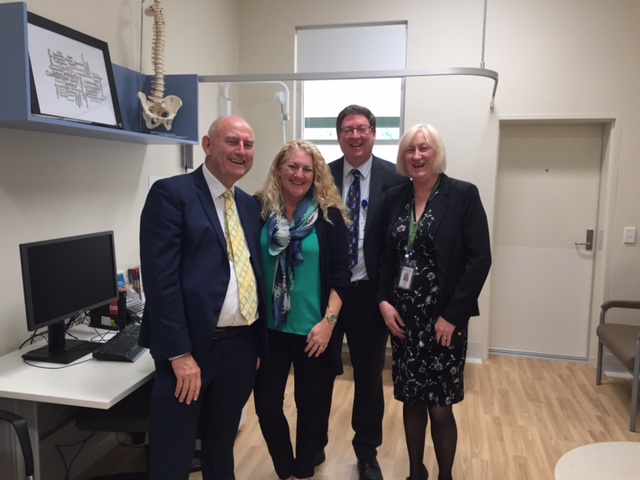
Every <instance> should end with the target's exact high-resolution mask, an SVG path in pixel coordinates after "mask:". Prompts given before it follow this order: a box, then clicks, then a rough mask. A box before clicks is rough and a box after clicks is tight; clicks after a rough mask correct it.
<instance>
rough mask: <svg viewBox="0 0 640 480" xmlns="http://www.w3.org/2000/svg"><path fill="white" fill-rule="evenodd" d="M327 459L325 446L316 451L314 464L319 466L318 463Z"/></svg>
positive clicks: (320, 463)
mask: <svg viewBox="0 0 640 480" xmlns="http://www.w3.org/2000/svg"><path fill="white" fill-rule="evenodd" d="M326 459H327V456H326V455H325V453H324V448H323V449H322V450H320V451H319V452H318V453H316V456H315V457H313V466H314V467H317V466H318V465H322V464H323V463H324V461H325V460H326Z"/></svg>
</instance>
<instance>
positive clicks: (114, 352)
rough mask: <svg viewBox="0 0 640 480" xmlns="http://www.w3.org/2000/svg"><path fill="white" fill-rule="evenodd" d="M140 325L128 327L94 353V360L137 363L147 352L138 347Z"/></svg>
mask: <svg viewBox="0 0 640 480" xmlns="http://www.w3.org/2000/svg"><path fill="white" fill-rule="evenodd" d="M139 334H140V324H139V323H137V322H134V323H131V324H129V325H127V326H126V327H125V328H124V329H122V330H120V331H119V332H118V333H116V334H115V335H114V336H113V337H111V338H110V339H109V340H107V341H106V342H105V343H104V344H102V345H101V346H99V347H98V348H97V349H95V350H94V351H93V358H95V359H96V360H104V361H107V362H135V361H136V360H137V359H138V358H140V356H141V355H142V354H143V353H144V352H145V351H146V350H147V349H146V348H144V347H141V346H139V345H138V335H139Z"/></svg>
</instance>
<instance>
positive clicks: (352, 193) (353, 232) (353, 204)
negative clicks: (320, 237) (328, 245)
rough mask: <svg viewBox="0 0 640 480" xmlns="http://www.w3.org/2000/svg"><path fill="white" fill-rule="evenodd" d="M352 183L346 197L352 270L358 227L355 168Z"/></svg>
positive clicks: (358, 175) (357, 175)
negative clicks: (349, 223) (349, 222)
mask: <svg viewBox="0 0 640 480" xmlns="http://www.w3.org/2000/svg"><path fill="white" fill-rule="evenodd" d="M351 175H353V182H351V186H350V187H349V193H348V195H347V208H348V209H349V218H350V219H351V222H352V223H351V226H350V227H349V268H353V267H355V266H356V264H357V263H358V226H359V223H360V171H359V170H356V169H355V168H354V169H353V170H351Z"/></svg>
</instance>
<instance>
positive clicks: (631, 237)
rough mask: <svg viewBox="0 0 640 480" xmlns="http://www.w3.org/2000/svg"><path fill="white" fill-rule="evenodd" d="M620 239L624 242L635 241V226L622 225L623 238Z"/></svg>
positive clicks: (631, 242) (632, 242) (630, 242)
mask: <svg viewBox="0 0 640 480" xmlns="http://www.w3.org/2000/svg"><path fill="white" fill-rule="evenodd" d="M622 241H623V242H624V243H626V244H634V243H636V227H624V238H623V240H622Z"/></svg>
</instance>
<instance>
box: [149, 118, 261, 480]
mask: <svg viewBox="0 0 640 480" xmlns="http://www.w3.org/2000/svg"><path fill="white" fill-rule="evenodd" d="M202 148H203V150H204V152H205V154H206V158H205V162H204V165H203V166H201V167H200V168H198V169H196V170H195V171H194V172H192V173H190V174H188V175H179V176H176V177H172V178H169V179H164V180H159V181H157V182H156V183H154V184H153V186H152V188H151V190H150V191H149V194H148V196H147V200H146V203H145V206H144V209H143V211H142V217H141V225H140V255H141V263H142V275H143V277H144V285H145V294H146V299H147V300H146V305H145V311H144V316H143V321H142V329H141V334H140V344H141V345H143V346H146V347H149V348H150V350H151V354H152V356H153V358H154V360H155V364H156V374H155V378H154V385H153V393H152V398H151V418H150V422H151V425H150V472H149V473H150V475H149V478H150V479H151V480H165V479H166V480H182V479H187V478H188V476H189V468H190V465H191V460H192V458H193V454H194V449H195V443H196V437H198V438H200V439H201V447H202V456H201V458H202V474H203V479H205V480H213V479H215V480H234V479H235V476H234V462H233V444H234V440H235V436H236V432H237V429H238V425H239V422H240V418H241V414H242V408H243V407H244V405H245V403H246V402H247V400H248V398H249V395H250V393H251V390H252V387H253V383H254V378H255V372H256V368H257V365H258V361H259V360H258V359H259V358H264V356H265V354H266V315H265V312H264V302H263V299H264V296H263V294H262V291H261V287H260V286H261V285H262V284H263V282H262V280H261V271H260V268H261V266H260V265H261V258H260V255H261V253H260V243H259V237H260V228H261V220H260V213H259V210H258V203H257V201H256V200H255V199H254V198H253V197H252V196H250V195H248V194H246V193H245V192H243V191H242V190H240V189H239V188H237V187H235V183H236V182H237V181H238V180H240V179H241V178H242V177H243V176H244V175H245V174H246V173H247V172H248V171H249V170H250V169H251V166H252V165H253V156H254V134H253V130H252V129H251V127H250V126H249V125H248V124H247V123H246V122H245V121H244V120H243V119H241V118H238V117H221V118H219V119H217V120H216V121H215V122H213V124H212V125H211V127H210V128H209V131H208V134H207V135H205V136H204V137H203V139H202Z"/></svg>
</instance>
